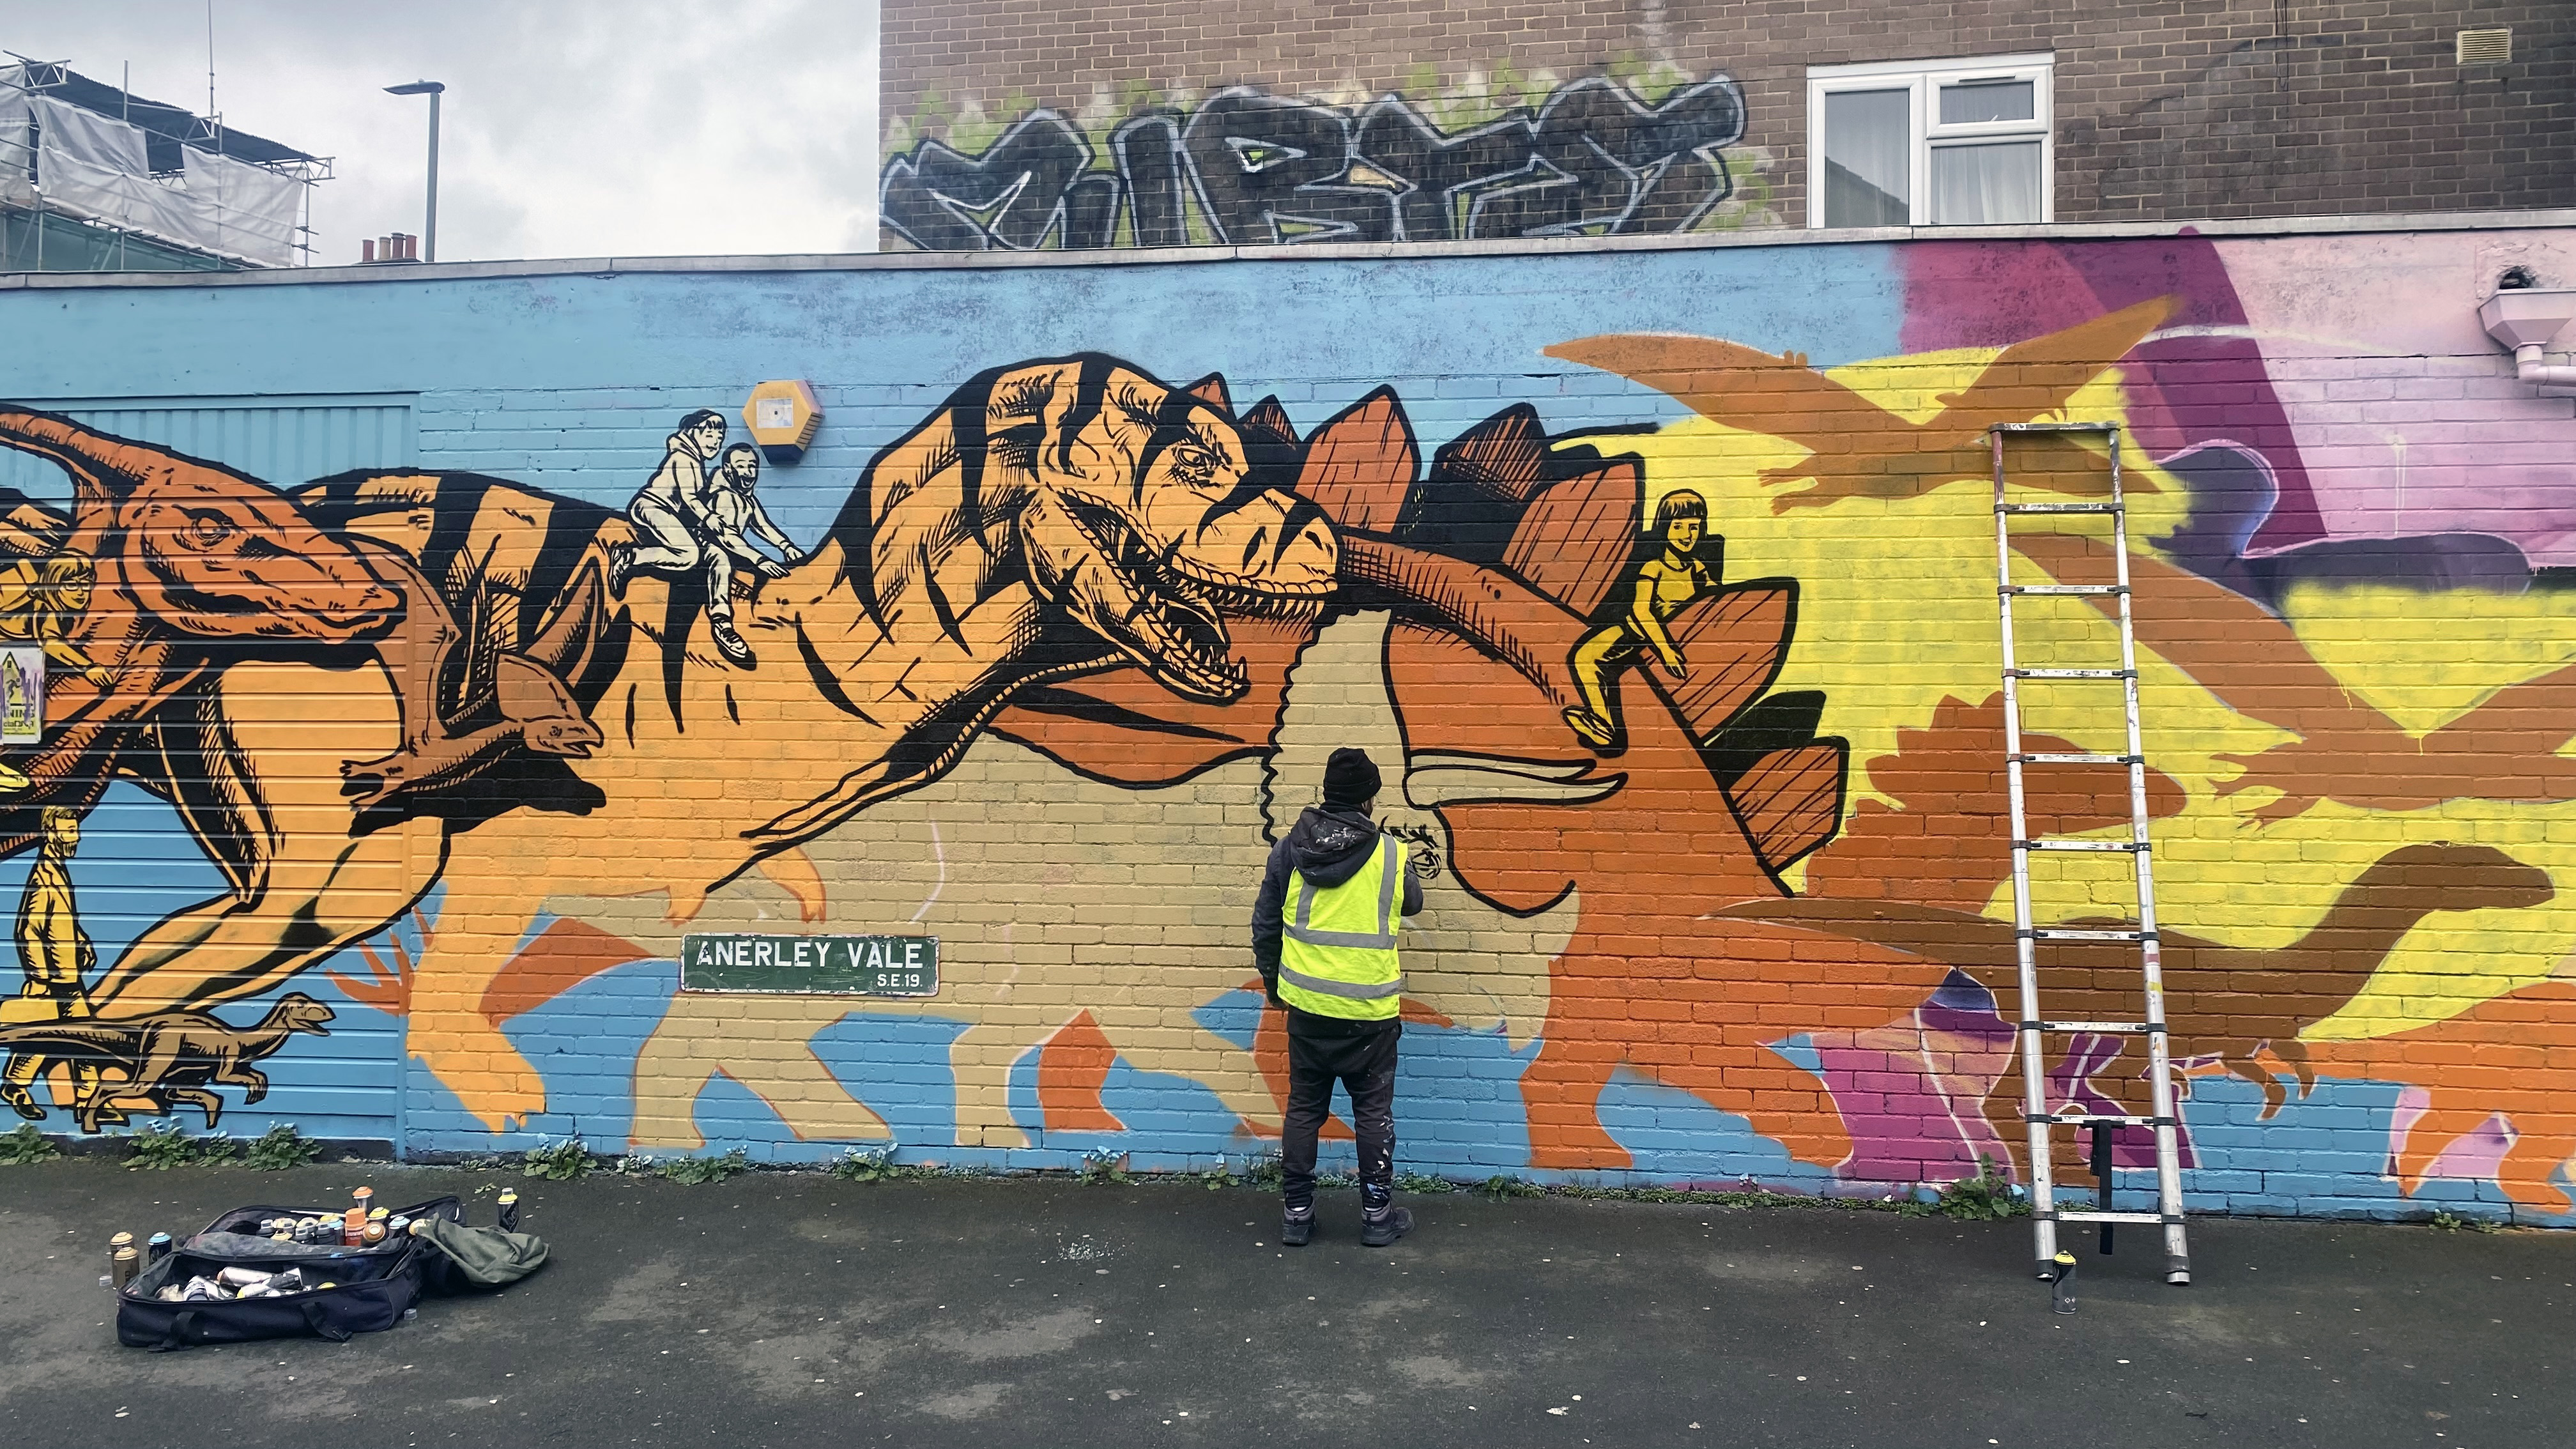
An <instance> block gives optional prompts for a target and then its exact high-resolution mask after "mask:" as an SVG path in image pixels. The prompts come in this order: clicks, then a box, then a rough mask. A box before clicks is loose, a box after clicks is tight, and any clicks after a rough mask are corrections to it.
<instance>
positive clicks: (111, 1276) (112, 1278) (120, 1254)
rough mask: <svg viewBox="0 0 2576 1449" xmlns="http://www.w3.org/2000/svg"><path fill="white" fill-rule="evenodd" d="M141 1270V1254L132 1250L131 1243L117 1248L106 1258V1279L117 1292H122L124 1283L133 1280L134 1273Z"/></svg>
mask: <svg viewBox="0 0 2576 1449" xmlns="http://www.w3.org/2000/svg"><path fill="white" fill-rule="evenodd" d="M141 1271H143V1255H142V1254H140V1253H138V1252H136V1251H134V1245H133V1244H132V1243H128V1244H126V1245H125V1246H124V1247H122V1248H119V1249H117V1250H116V1256H115V1257H113V1258H111V1259H109V1260H108V1265H107V1276H108V1280H109V1282H110V1284H111V1285H112V1286H113V1287H114V1288H115V1289H116V1291H117V1292H119V1293H122V1292H124V1291H125V1285H126V1284H128V1283H131V1282H133V1281H134V1275H135V1274H137V1273H139V1272H141Z"/></svg>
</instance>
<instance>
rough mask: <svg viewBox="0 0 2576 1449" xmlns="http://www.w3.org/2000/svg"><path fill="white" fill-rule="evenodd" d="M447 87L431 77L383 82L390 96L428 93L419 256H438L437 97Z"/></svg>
mask: <svg viewBox="0 0 2576 1449" xmlns="http://www.w3.org/2000/svg"><path fill="white" fill-rule="evenodd" d="M446 91H447V87H446V86H445V85H444V84H442V83H440V82H438V81H433V80H423V81H413V82H411V83H410V84H408V85H399V86H387V87H385V94H387V95H392V96H427V97H429V222H428V225H426V226H424V227H422V228H421V260H422V261H425V262H434V261H437V260H438V98H439V97H440V96H441V95H444V94H445V93H446Z"/></svg>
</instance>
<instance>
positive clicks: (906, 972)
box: [680, 936, 939, 996]
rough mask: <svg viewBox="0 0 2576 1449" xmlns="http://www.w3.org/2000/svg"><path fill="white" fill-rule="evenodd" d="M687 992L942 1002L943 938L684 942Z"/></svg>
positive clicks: (682, 964) (777, 938)
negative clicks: (931, 999)
mask: <svg viewBox="0 0 2576 1449" xmlns="http://www.w3.org/2000/svg"><path fill="white" fill-rule="evenodd" d="M680 989H681V990H682V991H781V992H796V993H799V994H813V995H834V996H936V995H938V994H939V938H938V937H937V936H684V937H682V938H681V940H680Z"/></svg>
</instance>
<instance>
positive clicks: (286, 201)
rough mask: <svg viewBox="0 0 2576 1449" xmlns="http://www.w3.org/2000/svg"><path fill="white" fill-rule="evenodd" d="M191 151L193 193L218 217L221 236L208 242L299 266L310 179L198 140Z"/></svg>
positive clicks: (190, 186) (245, 254)
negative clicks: (300, 219)
mask: <svg viewBox="0 0 2576 1449" xmlns="http://www.w3.org/2000/svg"><path fill="white" fill-rule="evenodd" d="M187 153H188V191H189V194H190V195H192V196H195V197H197V198H199V199H200V200H202V201H204V202H205V203H206V204H207V207H208V209H209V211H210V212H211V214H212V217H213V220H214V226H215V239H214V240H213V241H211V242H209V243H207V245H209V246H212V247H213V248H214V249H215V250H216V251H219V252H229V253H231V254H232V255H234V256H237V257H247V258H249V259H250V260H252V261H254V262H259V263H262V264H264V265H267V266H272V267H288V266H293V265H294V264H295V222H296V213H297V210H298V209H299V208H300V207H301V206H302V205H303V201H304V183H303V182H301V181H298V180H296V179H295V178H294V177H292V176H280V175H278V174H277V173H276V172H274V171H271V170H269V169H268V168H266V167H264V166H253V165H252V164H250V163H249V162H247V161H236V160H234V159H233V158H232V157H230V156H217V155H214V154H212V153H211V152H206V151H200V150H198V149H196V148H195V147H193V146H191V147H189V148H187Z"/></svg>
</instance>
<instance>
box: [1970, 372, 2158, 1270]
mask: <svg viewBox="0 0 2576 1449" xmlns="http://www.w3.org/2000/svg"><path fill="white" fill-rule="evenodd" d="M2045 433H2056V434H2067V433H2076V434H2094V435H2098V436H2100V437H2102V438H2103V439H2104V440H2105V441H2107V442H2108V443H2109V445H2110V464H2111V489H2110V495H2109V497H2108V498H2107V499H2106V500H2102V501H2083V502H2050V503H2015V502H2008V501H2006V498H2005V494H2004V444H2005V442H2006V441H2007V440H2009V439H2011V438H2014V437H2017V436H2028V435H2031V434H2045ZM1988 437H1989V439H1990V441H1991V443H1992V446H1993V450H1994V464H1995V499H1994V507H1995V570H1996V591H1995V592H1996V598H1997V601H1998V611H1999V613H2000V614H2001V616H2002V621H2003V645H2004V650H2003V661H2004V672H2003V694H2004V750H2005V755H2004V767H2005V780H2006V782H2007V784H2008V785H2009V787H2010V790H2009V793H2010V798H2011V802H2012V885H2013V939H2014V945H2015V950H2016V954H2017V955H2018V957H2019V964H2020V968H2021V1014H2020V1018H2019V1022H2020V1025H2019V1035H2020V1046H2021V1073H2022V1098H2023V1102H2022V1119H2023V1121H2024V1123H2025V1125H2026V1126H2027V1127H2028V1129H2029V1132H2030V1191H2031V1211H2032V1216H2033V1218H2034V1219H2035V1222H2034V1227H2035V1229H2036V1233H2037V1238H2038V1244H2037V1246H2038V1250H2039V1276H2041V1277H2042V1278H2049V1279H2054V1278H2057V1277H2058V1276H2060V1274H2061V1271H2062V1270H2061V1268H2060V1266H2059V1263H2058V1259H2059V1251H2058V1242H2057V1230H2058V1226H2059V1225H2060V1224H2063V1223H2098V1224H2100V1225H2101V1251H2103V1252H2105V1253H2108V1252H2110V1251H2111V1230H2112V1225H2113V1224H2115V1223H2154V1224H2159V1225H2161V1226H2162V1227H2163V1228H2164V1234H2165V1281H2166V1282H2167V1283H2171V1284H2175V1285H2181V1284H2186V1283H2189V1282H2190V1281H2191V1258H2190V1253H2189V1250H2188V1248H2187V1246H2186V1244H2185V1241H2184V1236H2183V1220H2182V1160H2181V1137H2180V1132H2179V1127H2180V1124H2181V1118H2180V1116H2179V1114H2178V1111H2177V1108H2176V1106H2175V1091H2174V1076H2173V1060H2172V1052H2171V1048H2170V1045H2169V1043H2168V1041H2167V1039H2166V1032H2165V992H2164V974H2163V962H2162V955H2161V952H2160V950H2159V946H2158V942H2157V939H2156V893H2155V875H2154V872H2153V869H2152V868H2151V867H2150V865H2149V863H2148V846H2147V765H2146V756H2145V753H2144V749H2143V747H2142V745H2141V743H2140V741H2139V735H2138V657H2137V643H2136V635H2135V632H2134V630H2133V628H2132V626H2131V619H2130V609H2129V549H2128V544H2129V539H2128V501H2127V499H2126V497H2125V496H2124V495H2123V494H2122V492H2121V489H2120V426H2119V424H2117V423H2007V424H2002V425H1998V426H1997V427H1995V428H1994V429H1993V430H1992V431H1991V432H1990V433H1989V434H1988ZM2034 513H2074V514H2085V513H2090V514H2107V515H2109V517H2110V520H2111V538H2110V547H2111V558H2112V560H2113V563H2114V567H2115V568H2116V570H2117V573H2116V579H2117V582H2115V583H2109V584H2066V583H2054V584H2016V583H2014V582H2013V578H2012V537H2011V527H2010V525H2011V521H2012V519H2013V518H2015V517H2016V516H2019V515H2023V514H2034ZM2029 595H2060V596H2063V595H2076V596H2085V595H2090V596H2094V597H2106V596H2107V597H2110V598H2113V599H2116V600H2117V601H2118V604H2119V609H2118V617H2119V625H2120V665H2119V667H2118V668H2116V669H2064V668H2046V669H2037V668H2025V667H2023V665H2022V664H2021V662H2020V660H2019V659H2018V658H2017V657H2015V655H2014V652H2013V600H2015V599H2016V598H2020V597H2024V596H2029ZM2025 680H2115V681H2117V682H2118V683H2119V685H2120V687H2121V692H2122V697H2123V703H2124V704H2125V706H2126V710H2127V714H2128V726H2129V733H2128V750H2127V752H2126V753H2125V754H2118V755H2103V754H2025V753H2023V752H2022V742H2021V684H2022V682H2023V681H2025ZM2024 765H2123V766H2126V767H2127V768H2128V772H2129V817H2130V820H2129V838H2128V839H2127V840H2079V839H2073V838H2068V837H2056V838H2038V839H2035V838H2033V837H2032V835H2031V833H2030V827H2029V819H2028V816H2027V814H2026V813H2025V810H2024V801H2023V794H2022V767H2023V766H2024ZM2035 850H2038V851H2110V852H2120V851H2124V852H2127V853H2128V855H2129V857H2130V858H2131V859H2132V860H2133V861H2135V862H2136V865H2137V888H2138V914H2137V923H2136V925H2135V927H2134V928H2133V929H2127V930H2074V929H2069V928H2065V927H2052V926H2035V925H2034V924H2033V919H2032V915H2031V901H2030V853H2031V852H2032V851H2035ZM2053 941H2118V942H2130V943H2135V944H2136V946H2137V947H2138V956H2139V969H2140V973H2141V975H2142V977H2143V985H2144V988H2145V997H2146V1009H2145V1012H2144V1014H2143V1017H2142V1018H2141V1019H2139V1020H2134V1021H2053V1020H2049V1019H2048V1018H2046V1017H2045V1016H2044V1015H2043V1014H2042V1012H2041V1010H2040V1004H2039V958H2038V951H2039V948H2040V947H2042V946H2043V945H2045V944H2047V943H2049V942H2053ZM2076 1035H2097V1036H2120V1037H2130V1036H2139V1037H2144V1038H2146V1043H2147V1064H2148V1075H2149V1078H2150V1083H2151V1085H2152V1088H2153V1099H2154V1100H2153V1107H2152V1112H2153V1115H2152V1116H2146V1117H2133V1116H2127V1115H2123V1114H2105V1113H2100V1112H2090V1111H2086V1110H2084V1109H2083V1108H2082V1107H2081V1106H2080V1105H2077V1104H2069V1105H2068V1106H2067V1107H2066V1109H2065V1110H2064V1111H2062V1112H2058V1111H2052V1107H2053V1105H2054V1104H2052V1103H2051V1102H2050V1101H2049V1083H2048V1067H2049V1062H2050V1060H2051V1058H2050V1057H2049V1055H2048V1052H2047V1049H2046V1046H2045V1042H2046V1041H2047V1039H2048V1038H2050V1037H2052V1036H2053V1037H2057V1038H2059V1039H2060V1040H2064V1039H2066V1038H2068V1037H2072V1036H2076ZM2058 1126H2077V1127H2090V1128H2091V1129H2092V1131H2093V1143H2092V1146H2093V1173H2094V1180H2095V1181H2096V1182H2097V1183H2098V1184H2099V1185H2100V1186H2099V1196H2098V1199H2097V1201H2096V1203H2095V1205H2094V1206H2093V1207H2090V1208H2061V1207H2059V1206H2058V1204H2057V1198H2056V1194H2055V1189H2054V1185H2053V1184H2052V1182H2051V1180H2050V1166H2049V1141H2048V1134H2049V1129H2050V1128H2051V1127H2058ZM2120 1127H2147V1128H2151V1129H2153V1130H2154V1133H2155V1144H2156V1199H2157V1209H2158V1210H2157V1211H2155V1212H2115V1211H2113V1210H2112V1207H2111V1179H2112V1175H2113V1161H2112V1150H2111V1148H2112V1141H2111V1138H2112V1132H2113V1131H2114V1129H2116V1128H2120ZM2067 1262H2068V1263H2071V1262H2072V1258H2071V1257H2070V1258H2068V1259H2067Z"/></svg>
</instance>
